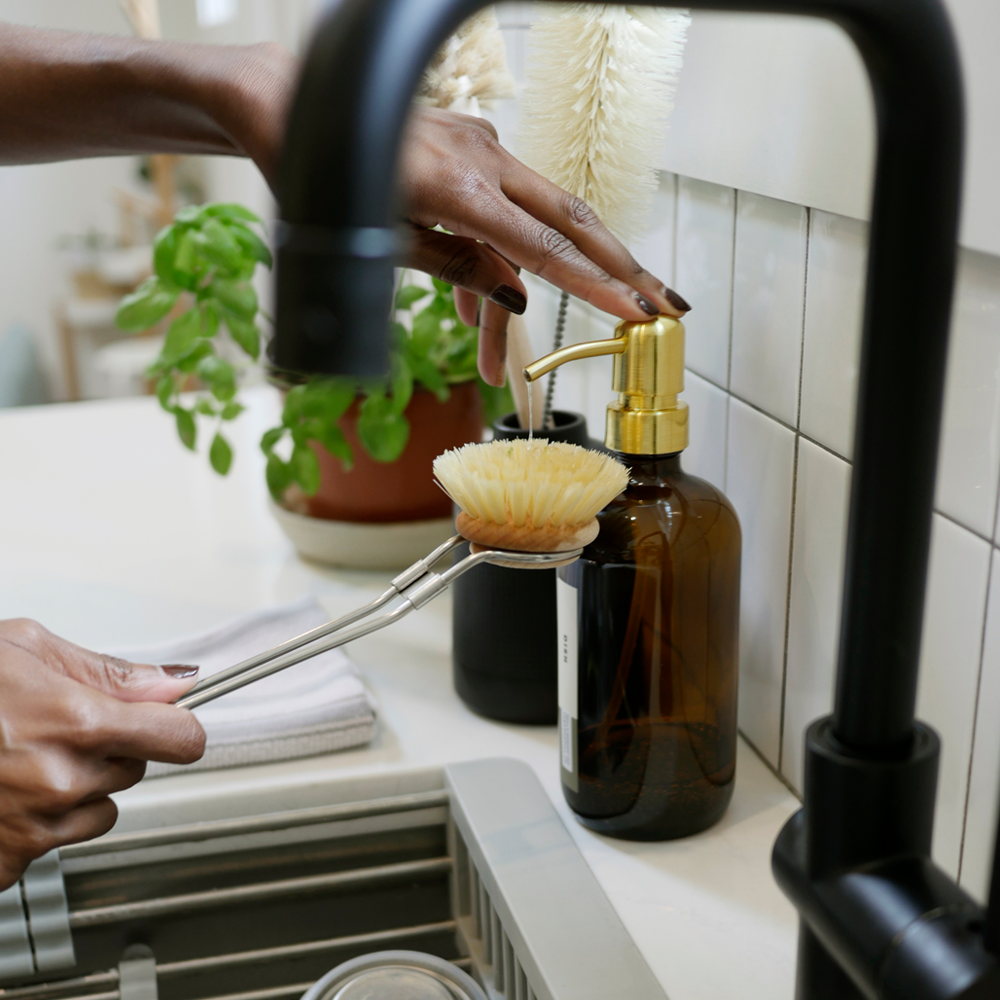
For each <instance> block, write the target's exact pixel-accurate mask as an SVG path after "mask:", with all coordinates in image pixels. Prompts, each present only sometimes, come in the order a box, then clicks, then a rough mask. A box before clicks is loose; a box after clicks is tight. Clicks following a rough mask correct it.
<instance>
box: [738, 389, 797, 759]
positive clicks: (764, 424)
mask: <svg viewBox="0 0 1000 1000" xmlns="http://www.w3.org/2000/svg"><path fill="white" fill-rule="evenodd" d="M794 454H795V435H794V434H793V433H792V431H790V430H788V428H787V427H783V426H782V425H781V424H779V423H778V422H777V421H775V420H772V419H771V418H770V417H768V416H765V415H764V414H763V413H760V412H758V411H757V410H754V409H753V408H752V407H750V406H747V405H746V404H744V403H742V402H740V401H739V400H737V399H734V398H731V399H730V401H729V442H728V446H727V473H726V494H727V495H728V497H729V498H730V500H731V501H732V503H733V506H734V507H735V508H736V513H737V514H738V515H739V518H740V523H741V524H742V526H743V571H742V576H741V584H740V593H741V597H740V712H739V721H740V728H741V729H742V730H743V732H744V733H746V735H747V738H748V739H749V740H751V742H753V744H754V745H755V746H756V747H757V749H758V750H759V751H760V752H761V753H762V754H763V755H764V756H765V758H766V759H767V760H768V761H770V762H771V764H772V765H774V766H775V767H777V766H778V750H779V744H780V732H781V682H782V670H783V663H784V649H785V611H786V603H787V594H788V545H789V536H790V528H791V517H792V474H793V464H794Z"/></svg>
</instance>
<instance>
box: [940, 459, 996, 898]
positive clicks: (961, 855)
mask: <svg viewBox="0 0 1000 1000" xmlns="http://www.w3.org/2000/svg"><path fill="white" fill-rule="evenodd" d="M996 492H997V498H996V499H995V500H994V503H993V538H996V534H997V523H998V519H1000V475H998V477H997V484H996ZM949 520H950V519H949ZM993 538H991V539H990V540H989V541H990V563H989V567H988V568H987V570H986V596H985V600H984V601H983V628H982V632H981V633H980V636H979V670H978V672H977V674H976V698H975V701H974V702H973V704H972V733H971V734H970V736H969V768H968V771H967V772H966V775H965V802H964V804H963V807H962V836H961V838H960V840H959V847H958V875H957V876H956V879H955V881H957V882H960V881H961V878H962V865H963V864H964V863H965V835H966V833H967V832H968V827H969V800H970V799H971V798H972V765H973V763H974V762H975V759H976V732H977V730H978V728H979V726H978V723H979V697H980V694H981V693H982V688H983V661H984V660H985V659H986V628H987V625H988V623H989V617H990V589H991V587H992V586H993V563H994V558H993V556H994V552H993V550H994V548H995V546H994V545H993Z"/></svg>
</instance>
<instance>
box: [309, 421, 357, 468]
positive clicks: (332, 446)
mask: <svg viewBox="0 0 1000 1000" xmlns="http://www.w3.org/2000/svg"><path fill="white" fill-rule="evenodd" d="M317 440H318V441H319V443H320V444H321V445H322V446H323V447H324V448H325V449H326V450H327V451H328V452H329V453H330V454H331V455H333V457H334V458H339V459H340V461H341V463H342V464H343V466H344V469H345V470H346V471H347V472H350V471H351V468H352V467H353V466H354V449H353V448H351V444H350V442H349V441H348V440H347V438H346V437H345V436H344V432H343V431H342V430H341V429H340V428H339V427H338V426H337V425H336V424H330V425H328V426H327V427H326V428H325V430H324V433H323V435H322V436H321V437H319V438H318V439H317Z"/></svg>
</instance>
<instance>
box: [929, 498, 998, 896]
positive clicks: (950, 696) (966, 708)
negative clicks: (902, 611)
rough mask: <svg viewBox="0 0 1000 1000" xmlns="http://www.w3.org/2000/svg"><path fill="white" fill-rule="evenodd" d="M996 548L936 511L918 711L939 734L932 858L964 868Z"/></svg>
mask: <svg viewBox="0 0 1000 1000" xmlns="http://www.w3.org/2000/svg"><path fill="white" fill-rule="evenodd" d="M989 563H990V546H989V544H988V543H986V542H984V541H983V540H982V539H981V538H977V537H976V536H975V535H974V534H972V532H971V531H967V530H966V529H965V528H962V527H960V526H959V525H957V524H955V523H954V522H952V521H949V520H948V519H947V518H944V517H942V516H941V515H940V514H935V515H934V527H933V532H932V536H931V561H930V570H929V572H928V576H927V599H926V604H925V607H924V625H923V638H922V645H921V654H920V686H919V690H918V694H917V716H918V718H920V719H921V720H923V721H924V722H927V723H929V724H930V725H931V726H933V727H934V728H935V729H936V730H937V732H938V735H939V736H940V737H941V743H942V746H941V765H940V771H939V776H938V795H937V813H936V816H935V820H934V858H935V860H936V861H937V863H938V864H939V865H941V867H942V868H944V869H945V871H947V872H948V873H949V874H951V875H952V876H956V875H957V874H958V864H959V855H960V853H961V846H962V824H963V821H964V817H965V793H966V786H967V781H968V774H969V758H970V754H971V753H972V721H973V718H974V717H975V710H976V688H977V684H978V679H979V654H980V645H981V642H982V635H983V619H984V616H985V612H986V581H987V576H988V573H989Z"/></svg>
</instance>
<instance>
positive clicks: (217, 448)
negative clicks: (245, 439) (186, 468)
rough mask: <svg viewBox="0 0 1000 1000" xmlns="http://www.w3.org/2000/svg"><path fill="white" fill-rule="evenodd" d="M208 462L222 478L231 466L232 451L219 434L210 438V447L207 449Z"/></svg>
mask: <svg viewBox="0 0 1000 1000" xmlns="http://www.w3.org/2000/svg"><path fill="white" fill-rule="evenodd" d="M208 461H209V462H210V463H211V466H212V468H213V469H215V471H216V472H217V473H218V474H219V475H220V476H224V475H226V473H227V472H229V467H230V466H231V465H232V464H233V449H232V448H231V447H230V446H229V442H228V441H227V440H226V439H225V438H224V437H223V436H222V435H221V434H219V433H216V435H215V437H214V438H212V446H211V448H209V449H208Z"/></svg>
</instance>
